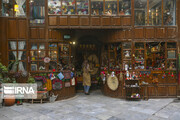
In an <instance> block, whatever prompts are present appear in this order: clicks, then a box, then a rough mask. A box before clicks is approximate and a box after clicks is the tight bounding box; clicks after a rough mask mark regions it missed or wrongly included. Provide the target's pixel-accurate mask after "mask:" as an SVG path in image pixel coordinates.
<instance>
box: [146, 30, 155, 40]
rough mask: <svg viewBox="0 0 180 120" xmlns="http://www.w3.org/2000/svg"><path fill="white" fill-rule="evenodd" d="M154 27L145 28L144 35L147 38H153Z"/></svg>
mask: <svg viewBox="0 0 180 120" xmlns="http://www.w3.org/2000/svg"><path fill="white" fill-rule="evenodd" d="M154 35H155V34H154V28H146V33H145V36H146V38H147V39H151V38H154Z"/></svg>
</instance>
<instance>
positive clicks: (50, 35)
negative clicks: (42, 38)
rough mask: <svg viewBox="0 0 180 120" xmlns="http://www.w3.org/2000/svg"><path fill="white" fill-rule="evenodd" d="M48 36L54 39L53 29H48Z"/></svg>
mask: <svg viewBox="0 0 180 120" xmlns="http://www.w3.org/2000/svg"><path fill="white" fill-rule="evenodd" d="M48 38H49V39H52V30H51V29H50V30H49V31H48Z"/></svg>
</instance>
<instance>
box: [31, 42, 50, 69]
mask: <svg viewBox="0 0 180 120" xmlns="http://www.w3.org/2000/svg"><path fill="white" fill-rule="evenodd" d="M45 57H46V49H45V44H44V43H31V44H30V60H31V66H30V70H31V71H45V70H46V67H45V63H44V58H45Z"/></svg>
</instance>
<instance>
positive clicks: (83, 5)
mask: <svg viewBox="0 0 180 120" xmlns="http://www.w3.org/2000/svg"><path fill="white" fill-rule="evenodd" d="M76 4H77V14H78V15H88V14H89V13H88V12H89V0H76Z"/></svg>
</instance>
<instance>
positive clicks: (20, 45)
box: [8, 41, 26, 72]
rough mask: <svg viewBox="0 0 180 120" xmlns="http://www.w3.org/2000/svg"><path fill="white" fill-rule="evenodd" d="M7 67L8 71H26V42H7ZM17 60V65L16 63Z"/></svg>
mask: <svg viewBox="0 0 180 120" xmlns="http://www.w3.org/2000/svg"><path fill="white" fill-rule="evenodd" d="M8 56H9V57H8V58H9V66H10V70H11V71H13V72H16V71H26V42H25V41H9V55H8ZM17 60H19V63H18V65H17V64H16V61H17Z"/></svg>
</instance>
